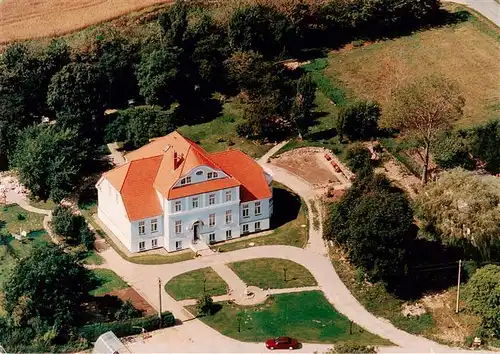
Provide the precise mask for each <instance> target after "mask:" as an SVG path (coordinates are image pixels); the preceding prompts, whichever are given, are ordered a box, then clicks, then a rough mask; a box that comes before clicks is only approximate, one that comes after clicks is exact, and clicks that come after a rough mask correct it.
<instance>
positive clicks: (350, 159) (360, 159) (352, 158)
mask: <svg viewBox="0 0 500 354" xmlns="http://www.w3.org/2000/svg"><path fill="white" fill-rule="evenodd" d="M346 160H347V165H348V166H349V167H350V168H351V169H352V170H353V171H354V172H358V171H361V170H362V169H364V168H370V167H371V153H370V150H368V149H367V148H366V147H365V146H364V145H363V144H361V143H356V144H351V145H349V147H348V148H347V152H346Z"/></svg>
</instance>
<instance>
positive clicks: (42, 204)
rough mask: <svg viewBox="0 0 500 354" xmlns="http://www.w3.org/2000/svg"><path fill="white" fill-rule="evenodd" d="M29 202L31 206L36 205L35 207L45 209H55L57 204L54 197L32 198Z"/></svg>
mask: <svg viewBox="0 0 500 354" xmlns="http://www.w3.org/2000/svg"><path fill="white" fill-rule="evenodd" d="M28 203H29V204H30V205H31V206H34V207H35V208H39V209H45V210H53V209H54V208H55V207H56V205H57V204H56V203H55V202H54V201H53V200H52V199H47V200H46V201H43V200H32V199H30V200H28Z"/></svg>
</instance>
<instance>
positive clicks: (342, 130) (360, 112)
mask: <svg viewBox="0 0 500 354" xmlns="http://www.w3.org/2000/svg"><path fill="white" fill-rule="evenodd" d="M379 118H380V107H379V105H378V104H377V103H375V102H369V101H360V102H355V103H353V104H351V105H349V106H347V107H342V108H341V109H340V112H339V116H338V118H337V131H338V133H339V135H340V139H341V140H342V139H343V137H344V135H345V136H347V137H348V138H349V139H352V140H356V139H369V138H371V137H373V136H374V135H375V134H376V133H377V130H378V120H379Z"/></svg>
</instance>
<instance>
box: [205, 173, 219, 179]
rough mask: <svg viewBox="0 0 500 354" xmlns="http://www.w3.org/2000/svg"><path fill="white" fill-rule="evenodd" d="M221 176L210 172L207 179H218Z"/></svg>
mask: <svg viewBox="0 0 500 354" xmlns="http://www.w3.org/2000/svg"><path fill="white" fill-rule="evenodd" d="M218 176H219V175H218V173H217V172H208V173H207V179H214V178H217V177H218Z"/></svg>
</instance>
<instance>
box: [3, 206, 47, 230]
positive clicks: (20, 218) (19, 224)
mask: <svg viewBox="0 0 500 354" xmlns="http://www.w3.org/2000/svg"><path fill="white" fill-rule="evenodd" d="M44 216H45V215H42V214H35V213H31V212H29V211H26V210H24V209H23V208H21V207H20V206H19V205H17V204H10V205H7V206H5V207H0V228H1V227H5V228H6V229H7V230H8V231H9V232H10V233H16V234H19V233H20V232H21V230H22V231H26V232H27V233H30V232H31V231H37V230H42V229H43V218H44Z"/></svg>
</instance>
